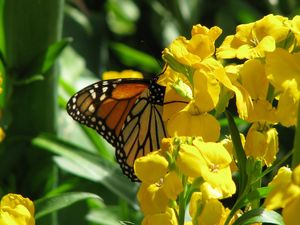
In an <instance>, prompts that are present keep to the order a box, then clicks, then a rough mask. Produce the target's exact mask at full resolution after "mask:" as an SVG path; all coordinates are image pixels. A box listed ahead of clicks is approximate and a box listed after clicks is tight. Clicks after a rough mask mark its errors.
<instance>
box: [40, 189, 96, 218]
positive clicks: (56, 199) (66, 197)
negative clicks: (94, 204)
mask: <svg viewBox="0 0 300 225" xmlns="http://www.w3.org/2000/svg"><path fill="white" fill-rule="evenodd" d="M88 198H95V199H101V198H100V197H99V196H98V195H95V194H92V193H87V192H69V193H63V194H59V195H56V196H51V197H46V198H42V199H39V200H36V201H35V202H34V205H35V209H36V213H35V218H36V219H39V218H40V217H43V216H45V215H47V214H49V213H52V212H55V211H57V210H59V209H63V208H66V207H68V206H70V205H72V204H74V203H76V202H78V201H82V200H85V199H88Z"/></svg>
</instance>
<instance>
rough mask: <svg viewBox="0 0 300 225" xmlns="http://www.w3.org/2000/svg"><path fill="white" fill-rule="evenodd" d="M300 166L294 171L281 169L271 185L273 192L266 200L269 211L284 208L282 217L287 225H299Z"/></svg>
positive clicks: (265, 203)
mask: <svg viewBox="0 0 300 225" xmlns="http://www.w3.org/2000/svg"><path fill="white" fill-rule="evenodd" d="M299 177H300V165H298V166H297V167H296V168H295V169H294V170H293V171H291V170H290V169H289V168H286V167H281V168H280V169H279V171H278V173H277V175H276V176H275V177H274V178H273V180H272V181H271V182H270V183H269V186H270V187H272V191H271V193H270V194H269V196H268V197H267V198H266V199H265V202H264V205H265V207H266V208H267V209H277V208H283V210H282V215H283V219H284V222H285V224H286V225H297V224H299V220H298V217H299V207H300V179H299Z"/></svg>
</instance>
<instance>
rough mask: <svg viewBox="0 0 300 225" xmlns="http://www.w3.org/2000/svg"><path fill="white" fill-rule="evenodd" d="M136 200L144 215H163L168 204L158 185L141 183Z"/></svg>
mask: <svg viewBox="0 0 300 225" xmlns="http://www.w3.org/2000/svg"><path fill="white" fill-rule="evenodd" d="M137 199H138V201H139V204H140V207H141V210H142V212H143V213H144V215H150V214H156V213H164V212H165V211H166V209H167V207H168V203H169V199H168V197H167V196H166V194H165V192H164V191H163V190H162V189H161V188H160V187H159V185H158V184H150V185H148V184H144V183H142V184H141V186H140V188H139V191H138V193H137Z"/></svg>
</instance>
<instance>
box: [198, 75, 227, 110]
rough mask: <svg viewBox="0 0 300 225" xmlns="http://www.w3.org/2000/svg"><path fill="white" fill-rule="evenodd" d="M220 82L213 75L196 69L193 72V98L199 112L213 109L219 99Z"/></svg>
mask: <svg viewBox="0 0 300 225" xmlns="http://www.w3.org/2000/svg"><path fill="white" fill-rule="evenodd" d="M220 91H221V86H220V83H219V82H218V80H217V79H216V78H214V77H213V76H211V75H209V74H207V73H205V72H203V71H200V70H196V72H195V74H194V99H195V104H196V106H197V108H198V109H199V112H201V113H204V112H209V111H211V110H213V109H214V108H215V107H216V105H217V104H218V101H219V94H220Z"/></svg>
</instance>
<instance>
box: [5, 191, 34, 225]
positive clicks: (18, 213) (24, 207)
mask: <svg viewBox="0 0 300 225" xmlns="http://www.w3.org/2000/svg"><path fill="white" fill-rule="evenodd" d="M0 224H1V225H2V224H3V225H34V224H35V220H34V205H33V202H32V201H31V200H30V199H28V198H24V197H22V196H21V195H18V194H7V195H5V196H4V197H3V198H2V199H1V203H0Z"/></svg>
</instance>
